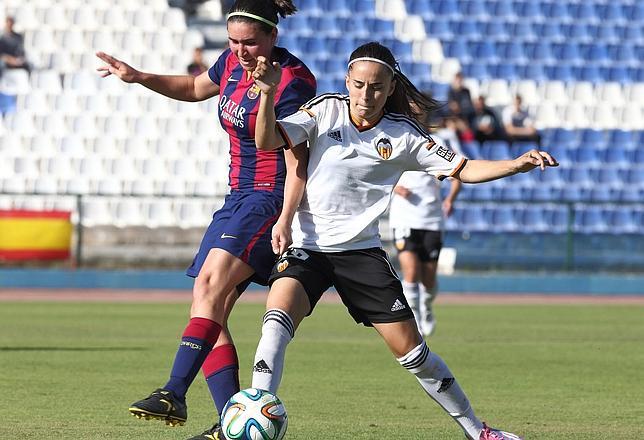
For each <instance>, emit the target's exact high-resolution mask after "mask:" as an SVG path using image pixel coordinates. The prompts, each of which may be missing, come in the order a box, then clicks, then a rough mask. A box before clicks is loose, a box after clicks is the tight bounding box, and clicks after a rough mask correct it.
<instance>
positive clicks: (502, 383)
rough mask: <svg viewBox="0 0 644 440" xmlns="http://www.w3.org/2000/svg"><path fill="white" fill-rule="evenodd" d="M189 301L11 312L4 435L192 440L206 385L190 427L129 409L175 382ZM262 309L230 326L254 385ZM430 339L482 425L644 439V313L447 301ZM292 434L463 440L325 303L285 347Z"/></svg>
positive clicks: (206, 421)
mask: <svg viewBox="0 0 644 440" xmlns="http://www.w3.org/2000/svg"><path fill="white" fill-rule="evenodd" d="M188 309H189V306H188V305H187V304H96V303H82V304H80V303H0V390H2V394H1V398H0V415H1V416H2V422H1V423H0V439H2V440H14V439H35V438H47V439H56V440H58V439H74V440H78V439H82V440H93V439H100V440H105V439H119V440H120V439H138V440H147V439H150V440H151V439H155V440H157V439H186V438H189V437H191V436H192V435H195V434H197V433H199V432H201V431H203V430H204V429H205V428H207V427H209V426H210V425H211V424H212V423H213V422H214V421H215V415H214V410H213V405H212V402H211V399H210V396H209V394H208V391H207V388H206V386H205V381H204V380H203V376H201V375H200V376H198V377H197V379H196V381H195V384H194V385H193V387H192V388H191V390H190V392H189V394H188V408H189V419H188V423H187V424H186V425H185V426H184V427H177V428H168V427H166V426H164V425H163V424H162V423H161V422H158V421H144V420H137V419H135V418H134V417H132V416H130V415H129V414H128V412H127V407H128V405H129V404H130V403H131V402H133V401H135V400H138V399H140V398H142V397H144V396H146V395H147V394H149V393H150V392H151V391H152V390H153V389H155V388H156V387H158V386H161V385H163V384H164V383H165V381H166V378H167V375H168V372H169V369H170V366H171V363H172V359H173V356H174V353H175V350H176V347H177V341H178V338H179V336H180V334H181V332H182V330H183V328H184V326H185V324H186V322H187V318H186V317H187V314H188ZM262 313H263V306H261V305H258V304H244V303H241V304H238V305H237V308H236V310H235V312H234V313H233V317H232V322H231V327H232V330H233V334H234V336H235V341H236V343H237V348H238V352H239V354H240V362H241V382H242V386H247V385H249V383H250V376H251V373H250V371H251V364H252V358H253V354H254V350H255V346H256V344H257V341H258V338H259V329H260V321H261V316H262ZM436 313H437V317H438V327H437V332H436V335H435V336H434V337H432V338H431V339H430V341H429V345H430V348H431V349H433V350H434V351H436V352H438V353H439V354H440V355H441V356H442V357H443V358H444V359H445V360H446V362H447V363H448V364H449V365H450V368H451V369H452V371H453V372H454V374H455V375H456V377H457V378H458V380H459V381H460V383H461V385H462V387H463V389H464V390H465V391H466V393H467V394H468V395H469V397H470V400H471V401H472V404H473V405H474V408H475V410H476V411H477V414H478V415H479V417H480V418H481V419H483V420H486V421H489V422H490V424H491V425H492V426H498V427H500V428H504V429H507V430H510V431H513V432H516V433H518V434H521V435H523V436H525V438H526V439H534V440H547V439H553V440H555V439H556V440H562V439H571V440H584V439H605V438H610V439H640V438H644V398H643V397H642V395H643V394H644V385H643V384H644V349H643V347H644V307H641V306H614V305H613V306H598V305H585V306H582V305H565V306H564V305H550V306H548V305H544V306H533V305H532V306H502V305H497V306H490V305H486V306H483V305H470V306H465V305H439V306H437V310H436ZM279 395H280V397H281V398H282V400H283V401H284V402H285V405H286V408H287V411H288V414H289V429H288V433H287V436H286V437H287V438H288V439H293V440H296V439H297V440H309V439H310V440H321V439H365V440H366V439H374V438H382V439H405V440H407V439H419V440H420V439H423V440H428V439H436V440H443V439H459V440H460V439H462V438H463V435H462V434H461V431H460V429H459V428H458V427H457V426H456V425H455V424H454V423H453V422H452V421H451V419H450V417H448V416H447V415H446V414H444V413H443V411H442V410H441V409H440V408H439V407H438V406H437V405H436V404H435V403H433V401H431V400H430V399H429V398H428V397H426V396H425V394H424V393H423V392H422V390H421V388H420V387H419V385H418V384H417V382H416V381H415V378H414V377H413V376H411V375H410V374H409V373H407V372H406V371H404V370H403V369H402V368H401V367H400V366H399V365H398V363H397V362H396V361H395V360H394V358H393V357H392V356H391V355H390V354H389V352H388V351H387V349H386V347H385V346H384V344H383V343H382V341H381V340H380V338H379V337H377V336H376V334H375V332H374V331H373V330H371V329H366V328H363V327H361V326H357V325H355V324H354V323H353V321H352V320H351V319H350V318H349V316H348V315H347V313H346V312H345V309H344V307H343V306H341V305H331V304H321V305H319V306H318V308H317V310H316V312H315V314H314V315H313V316H312V317H310V318H308V319H307V320H305V322H304V323H303V325H302V326H301V327H300V329H299V331H298V333H297V335H296V337H295V340H294V341H293V342H292V344H291V346H290V348H289V351H288V353H287V364H286V371H285V376H284V381H283V382H282V387H281V390H280V392H279Z"/></svg>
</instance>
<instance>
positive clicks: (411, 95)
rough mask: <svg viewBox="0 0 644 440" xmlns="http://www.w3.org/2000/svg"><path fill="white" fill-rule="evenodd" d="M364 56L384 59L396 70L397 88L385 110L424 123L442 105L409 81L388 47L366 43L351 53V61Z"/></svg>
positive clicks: (388, 100)
mask: <svg viewBox="0 0 644 440" xmlns="http://www.w3.org/2000/svg"><path fill="white" fill-rule="evenodd" d="M362 57H368V58H376V59H378V60H380V61H383V62H385V63H387V65H388V66H390V67H391V68H392V69H393V71H394V79H395V80H396V88H395V89H394V92H393V93H392V94H391V96H389V98H387V102H386V103H385V110H387V111H389V112H393V113H402V114H403V115H407V116H409V117H411V118H414V119H416V120H418V121H419V122H421V123H424V121H426V120H427V119H428V118H430V117H431V116H432V115H434V114H435V113H436V112H437V111H438V109H439V108H440V107H441V104H440V103H439V102H438V101H436V100H434V99H432V98H431V97H430V96H427V95H426V94H424V93H423V92H421V91H420V90H418V89H417V88H416V86H415V85H414V84H412V82H411V81H409V78H407V77H406V76H405V74H404V73H402V72H401V71H400V67H399V66H398V63H397V62H396V59H395V58H394V55H393V54H392V53H391V51H390V50H389V49H388V48H387V47H385V46H383V45H382V44H380V43H378V42H375V41H372V42H369V43H365V44H363V45H362V46H360V47H358V48H357V49H356V50H354V51H353V52H352V53H351V56H350V57H349V61H351V60H354V59H356V58H362ZM349 70H351V66H349Z"/></svg>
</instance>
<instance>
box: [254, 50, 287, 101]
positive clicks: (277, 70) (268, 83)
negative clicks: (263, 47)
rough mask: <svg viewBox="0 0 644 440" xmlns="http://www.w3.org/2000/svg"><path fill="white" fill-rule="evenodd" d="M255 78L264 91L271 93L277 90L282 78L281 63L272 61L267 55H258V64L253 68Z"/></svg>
mask: <svg viewBox="0 0 644 440" xmlns="http://www.w3.org/2000/svg"><path fill="white" fill-rule="evenodd" d="M253 79H254V80H255V84H257V86H258V87H259V88H260V89H261V91H262V92H264V93H271V92H273V91H275V89H277V86H278V85H279V83H280V80H281V79H282V68H281V67H280V63H277V62H274V63H270V62H269V61H268V60H267V59H266V57H262V56H259V57H257V65H256V66H255V70H253Z"/></svg>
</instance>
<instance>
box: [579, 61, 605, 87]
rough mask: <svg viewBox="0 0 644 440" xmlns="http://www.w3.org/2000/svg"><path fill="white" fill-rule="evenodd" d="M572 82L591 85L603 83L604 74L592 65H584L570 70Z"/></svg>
mask: <svg viewBox="0 0 644 440" xmlns="http://www.w3.org/2000/svg"><path fill="white" fill-rule="evenodd" d="M572 71H573V76H574V78H573V80H574V79H576V80H581V81H589V82H592V83H596V82H601V81H604V79H605V78H604V72H603V71H602V69H600V68H599V66H596V65H594V64H584V65H583V66H576V67H574V68H573V69H572Z"/></svg>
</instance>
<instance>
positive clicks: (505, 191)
mask: <svg viewBox="0 0 644 440" xmlns="http://www.w3.org/2000/svg"><path fill="white" fill-rule="evenodd" d="M493 193H494V196H493V197H494V200H498V199H500V200H504V201H506V202H522V201H526V199H527V197H528V196H527V195H526V192H525V191H524V189H523V187H521V186H519V185H514V184H510V183H506V184H505V185H504V186H502V187H500V188H496V189H495V190H493Z"/></svg>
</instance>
